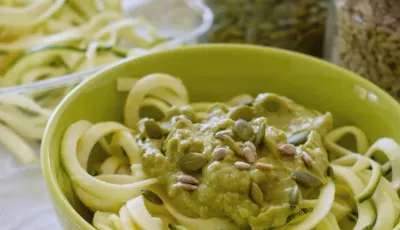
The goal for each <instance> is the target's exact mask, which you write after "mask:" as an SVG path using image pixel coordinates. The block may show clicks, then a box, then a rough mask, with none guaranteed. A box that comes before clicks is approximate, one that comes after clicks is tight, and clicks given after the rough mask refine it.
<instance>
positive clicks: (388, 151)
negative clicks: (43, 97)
mask: <svg viewBox="0 0 400 230" xmlns="http://www.w3.org/2000/svg"><path fill="white" fill-rule="evenodd" d="M116 85H117V89H116V90H118V91H119V92H121V93H125V94H126V95H127V100H126V102H125V106H124V108H123V109H124V124H121V123H118V122H114V121H112V122H111V121H104V122H100V123H97V124H92V123H91V122H89V121H85V120H81V121H77V122H75V123H74V124H72V125H71V126H70V127H68V129H67V131H66V132H65V135H64V137H63V140H62V148H61V160H62V165H63V167H64V168H65V171H66V173H67V174H68V176H69V178H70V180H71V181H72V184H73V188H74V191H75V193H76V195H77V196H78V197H79V199H80V200H81V201H82V203H83V204H84V205H85V206H87V207H88V208H89V209H90V210H91V211H92V212H93V213H94V216H93V220H92V223H93V226H94V227H95V228H97V229H107V230H114V229H117V230H119V229H127V230H128V229H133V230H136V229H144V230H147V229H149V230H153V229H154V230H157V229H160V230H163V229H188V230H202V229H209V230H237V229H242V228H243V227H250V228H251V229H255V230H259V229H283V230H285V229H299V230H308V229H315V230H325V229H332V230H339V229H344V230H347V229H356V230H366V229H379V230H381V229H382V230H386V229H387V230H390V229H396V228H397V229H398V228H399V227H398V226H399V216H400V198H399V195H398V187H399V170H400V168H399V162H400V161H399V157H400V146H399V145H398V144H397V143H396V142H395V141H394V140H392V139H390V138H381V139H379V140H377V141H375V142H374V143H373V144H372V145H369V140H368V138H367V135H366V134H365V133H364V132H363V131H362V130H361V129H359V128H357V127H354V126H346V127H339V128H337V129H333V130H330V129H331V128H330V125H329V122H330V120H329V119H331V116H330V114H329V113H328V114H329V115H328V116H325V115H321V114H320V113H319V112H316V111H313V112H310V113H307V112H304V111H305V110H304V108H303V107H296V105H295V103H294V102H293V101H291V100H290V99H287V98H284V99H282V98H283V97H280V96H278V95H274V94H269V97H268V98H267V99H268V100H266V101H267V102H268V103H266V102H265V101H263V100H262V99H259V100H254V99H253V97H252V96H250V95H247V94H242V95H239V96H236V97H234V98H232V99H231V100H228V101H226V102H221V103H212V102H194V103H190V102H189V97H188V92H187V90H186V88H185V86H184V85H183V83H182V82H181V81H180V80H179V79H177V78H175V77H173V76H170V75H168V74H163V73H154V74H150V75H147V76H145V77H143V78H141V79H130V78H119V79H117V84H116ZM258 98H260V97H258ZM271 98H275V99H271ZM271 100H275V102H279V103H280V104H278V106H277V105H276V104H269V103H271ZM15 101H17V100H15ZM257 103H259V104H257ZM260 106H265V108H266V110H263V109H261V107H260ZM143 107H152V108H155V109H157V110H159V111H161V112H162V114H163V118H161V119H155V118H153V117H151V115H143V114H142V113H141V110H142V108H143ZM253 107H254V108H255V109H254V110H251V109H250V108H253ZM26 108H27V107H26ZM29 108H31V107H29ZM33 108H35V109H36V110H35V111H37V112H43V111H42V110H40V109H38V108H36V107H33ZM33 108H31V109H33ZM280 109H283V110H284V111H291V113H293V111H301V113H300V112H298V113H297V115H296V116H298V117H293V118H292V119H294V120H295V121H296V125H298V122H299V119H301V118H304V121H305V122H310V123H312V124H316V123H317V122H315V121H318V122H319V124H321V127H317V126H315V125H314V126H307V127H310V128H309V129H310V130H306V131H305V130H304V128H302V127H300V128H299V129H298V130H293V128H291V127H288V128H283V129H284V130H279V129H277V128H275V127H273V125H271V124H270V123H269V120H273V119H276V117H274V116H275V115H274V113H277V112H282V111H280ZM296 109H297V110H296ZM271 111H272V112H271ZM226 116H228V117H226ZM249 116H251V118H253V117H257V116H258V118H254V119H253V120H252V119H251V118H249ZM302 116H304V117H302ZM237 117H239V118H240V119H239V120H236V122H235V121H234V120H235V119H237ZM271 117H272V118H273V119H270V118H271ZM321 117H322V118H321ZM241 119H242V120H241ZM243 119H244V120H247V121H248V123H249V124H251V125H252V130H253V131H246V132H247V133H249V132H254V133H253V134H252V135H254V136H253V139H251V138H250V141H247V142H245V143H241V141H240V140H241V139H240V138H247V137H246V136H243V133H242V132H238V130H237V129H238V128H236V125H237V124H238V123H241V125H242V126H245V123H244V122H246V121H244V120H243ZM285 119H286V118H285ZM321 119H327V120H323V121H322V120H321ZM238 121H240V122H238ZM207 122H209V124H208V123H207ZM287 122H289V123H290V122H291V121H287ZM243 123H244V124H243ZM202 124H206V125H204V126H201V125H202ZM214 126H215V127H214ZM232 126H233V128H232V131H230V130H229V127H232ZM263 126H264V127H263ZM283 127H284V126H283ZM322 127H323V128H326V127H328V128H326V130H325V129H323V128H322ZM196 130H198V132H197V131H196ZM209 130H211V131H212V132H211V133H214V134H210V131H209ZM242 131H243V130H242ZM191 132H193V133H192V134H190V133H191ZM246 132H245V133H246ZM348 134H351V135H353V136H354V137H355V143H354V144H355V146H356V152H354V150H353V151H352V150H350V149H348V148H347V147H345V146H342V145H341V144H340V143H339V141H340V140H341V139H343V138H346V136H347V135H348ZM188 135H192V136H190V138H192V139H190V138H189V139H187V137H188ZM210 135H211V137H210ZM259 135H261V139H260V138H259V137H258V136H259ZM196 138H205V139H204V140H209V139H206V138H212V139H211V141H208V142H207V141H204V142H202V143H199V142H196V141H195V139H196ZM257 141H260V142H261V143H257ZM249 142H252V143H249ZM253 142H254V143H253ZM289 143H290V144H289ZM224 144H226V147H222V146H224ZM235 145H239V147H238V148H239V150H238V149H237V148H236V147H235ZM263 145H265V148H264V147H260V146H263ZM284 145H289V146H286V147H287V148H283V146H284ZM290 146H294V147H290ZM221 148H224V149H225V150H227V152H225V153H224V154H226V155H223V156H222V159H221V156H220V155H218V154H222V153H218V151H219V152H220V151H223V150H220V149H221ZM246 148H248V150H246V151H247V152H246V151H245V149H246ZM253 148H254V149H256V150H257V155H256V156H255V157H256V159H257V158H260V159H258V160H259V161H258V162H257V163H255V162H254V160H252V159H251V158H249V156H248V151H249V150H251V149H253ZM290 148H294V151H295V152H294V153H291V152H289V151H290ZM199 149H200V150H199ZM217 149H218V151H216V150H217ZM271 149H273V150H274V151H273V152H271ZM325 149H327V150H329V154H330V155H334V156H335V159H334V160H330V161H329V160H328V153H327V152H326V151H325ZM240 150H242V151H243V152H241V155H239V156H235V154H237V153H235V151H239V152H240ZM185 151H189V152H190V151H195V152H198V153H196V154H192V155H190V154H191V153H184V154H182V153H181V152H185ZM223 152H224V151H223ZM265 152H266V153H267V156H268V157H270V158H268V157H263V154H265ZM200 153H201V154H200ZM272 153H273V154H272ZM199 154H200V155H204V156H206V157H205V158H203V157H202V156H200V155H199ZM282 154H286V155H285V156H282ZM289 154H295V156H294V160H293V161H294V162H293V163H288V162H290V161H288V159H289V158H290V157H291V156H290V155H289ZM299 154H300V155H299ZM188 155H190V157H188ZM378 155H380V159H386V161H384V160H383V161H377V160H376V159H375V157H377V156H378ZM382 156H384V157H382ZM235 157H236V158H235ZM281 157H282V158H281ZM288 157H289V158H288ZM237 158H239V159H241V160H242V161H241V162H240V164H238V162H236V163H235V160H234V159H237ZM280 158H281V160H279V161H274V160H271V161H270V162H268V159H280ZM186 160H187V162H188V163H187V162H186ZM202 160H205V162H204V164H206V166H203V167H204V168H203V169H202V170H201V171H196V172H193V171H190V170H192V168H191V167H195V168H196V169H197V168H198V165H197V163H198V162H199V161H202ZM246 161H247V163H246ZM281 161H284V162H286V163H283V164H282V165H281V163H279V162H281ZM168 162H169V163H168ZM171 162H177V165H174V164H171ZM206 162H207V163H206ZM186 163H187V164H186ZM218 164H219V166H216V165H218ZM291 164H293V165H291ZM281 166H282V167H283V169H282V170H283V171H285V170H294V171H292V174H291V177H289V179H284V178H285V177H283V179H281V180H280V181H279V182H278V183H277V184H271V186H267V187H263V184H262V183H261V182H260V180H261V179H260V178H262V176H261V175H270V176H271V177H272V175H273V174H271V173H273V172H274V170H279V167H281ZM186 167H188V168H187V169H186ZM214 167H216V170H217V171H209V170H213V168H214ZM224 167H230V168H224ZM235 167H236V168H237V169H235ZM253 167H255V168H253ZM291 167H293V168H291ZM276 168H277V169H276ZM383 168H389V170H390V171H391V173H390V174H384V173H383ZM246 169H247V170H252V171H250V172H251V173H254V174H253V176H254V177H249V176H248V175H247V174H246V173H247V171H246ZM256 169H257V170H260V171H257V170H256ZM261 169H262V170H261ZM176 170H178V174H173V173H171V171H173V172H176ZM180 170H182V171H183V172H181V171H180ZM185 170H189V171H185ZM218 170H221V171H218ZM235 170H239V171H235ZM283 171H280V172H281V173H283ZM300 171H301V172H300ZM156 172H159V174H157V173H156ZM304 172H306V173H304ZM307 172H310V173H307ZM235 173H239V174H235ZM257 173H261V174H257ZM235 175H240V177H238V178H235ZM256 175H258V177H257V176H256ZM289 175H290V174H289ZM387 175H390V176H387ZM179 178H180V179H179ZM205 178H207V179H205ZM215 178H219V179H218V180H216V183H217V184H213V181H214V180H215ZM246 178H251V181H252V182H251V184H247V182H246V184H244V185H243V186H242V187H239V188H238V189H239V191H240V192H241V193H240V194H238V195H237V196H242V197H241V198H240V203H239V204H236V205H237V206H235V205H233V206H232V207H234V208H233V209H240V213H241V214H244V213H246V212H247V214H248V216H247V217H246V219H245V222H244V223H243V222H240V220H241V219H239V218H236V217H237V216H230V215H229V212H226V210H225V209H224V210H223V211H221V212H217V211H216V210H213V211H210V210H212V209H215V206H212V205H213V203H219V204H220V205H227V206H226V207H228V208H227V209H229V207H230V206H229V204H230V202H232V200H234V199H235V196H232V197H229V193H233V191H236V190H233V187H228V186H232V185H233V186H235V183H238V182H236V181H241V180H246ZM286 180H289V181H290V183H294V185H295V186H294V187H292V185H293V184H291V185H289V189H287V188H286V189H285V190H284V192H280V193H279V195H278V196H277V197H284V196H285V195H284V194H283V193H285V192H287V191H290V195H289V198H288V199H286V198H285V199H284V201H283V203H282V204H281V205H272V204H268V205H267V206H264V207H263V209H258V206H257V205H264V204H267V203H268V202H269V201H266V200H263V199H264V198H265V194H264V193H263V192H265V193H266V194H267V195H269V194H273V193H274V188H275V187H277V186H278V187H279V186H288V185H287V183H289V182H288V181H286ZM171 181H172V182H171ZM176 181H178V183H175V182H176ZM182 181H183V182H182ZM270 183H273V182H272V181H270ZM254 184H255V185H254ZM314 184H315V185H314ZM213 186H214V187H213ZM224 186H225V187H228V188H229V189H230V190H229V191H224V190H221V189H222V188H225V187H224ZM257 186H258V187H257ZM207 187H213V189H217V188H218V189H220V190H216V191H215V194H214V195H213V198H214V199H213V200H212V203H207V204H209V205H210V206H204V203H202V202H205V201H203V200H201V201H199V200H197V201H196V200H194V199H195V197H196V196H199V197H201V199H207V198H205V197H207V194H205V193H206V192H207V191H209V190H207V189H208V188H207ZM243 187H250V188H249V189H247V190H246V189H245V188H243ZM296 188H297V189H298V190H296ZM265 189H267V190H265ZM202 193H204V194H202ZM247 193H248V195H247ZM243 194H244V197H243ZM202 196H204V197H202ZM221 196H222V197H221ZM224 196H227V198H224ZM247 196H249V197H251V199H250V202H252V204H246V206H240V205H242V204H243V203H245V202H247V200H246V199H247V198H246V197H247ZM271 199H272V198H271ZM179 202H181V203H179ZM196 202H199V203H196ZM182 203H184V204H185V205H183V206H182ZM201 205H203V206H202V208H201V210H202V211H200V213H196V212H195V211H194V210H196V207H198V206H201ZM252 205H255V206H252ZM243 207H244V208H243ZM250 207H256V208H255V210H257V212H255V214H254V213H253V214H250V211H249V210H251V209H250ZM206 210H209V212H210V213H211V214H210V215H208V216H206V217H205V216H202V215H203V214H204V212H206V213H207V211H206ZM229 210H230V209H229ZM231 211H232V212H234V211H233V210H231ZM202 212H203V213H202ZM214 212H215V213H218V214H214Z"/></svg>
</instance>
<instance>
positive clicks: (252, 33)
mask: <svg viewBox="0 0 400 230" xmlns="http://www.w3.org/2000/svg"><path fill="white" fill-rule="evenodd" d="M204 1H205V2H206V3H207V4H208V6H210V8H211V9H212V10H213V12H214V15H215V18H214V25H213V27H212V29H211V30H210V32H209V34H208V36H207V40H208V42H215V43H247V44H257V45H264V46H273V47H279V48H284V49H289V50H294V51H298V52H302V53H307V54H311V55H314V56H322V53H323V52H322V51H323V37H324V31H325V24H326V15H327V11H328V10H327V5H328V1H329V0H204Z"/></svg>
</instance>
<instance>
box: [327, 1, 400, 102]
mask: <svg viewBox="0 0 400 230" xmlns="http://www.w3.org/2000/svg"><path fill="white" fill-rule="evenodd" d="M328 25H329V26H328V29H327V40H326V47H325V58H326V59H328V60H330V61H332V62H334V63H336V64H338V65H340V66H342V67H345V68H347V69H349V70H351V71H353V72H356V73H358V74H359V75H361V76H363V77H365V78H367V79H368V80H370V81H372V82H373V83H375V84H377V85H378V86H380V87H381V88H383V89H385V90H386V91H387V92H388V93H390V94H391V95H392V96H393V97H395V98H396V99H397V100H400V2H399V1H397V0H386V1H375V0H332V2H331V7H330V17H329V23H328Z"/></svg>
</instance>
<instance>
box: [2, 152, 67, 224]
mask: <svg viewBox="0 0 400 230" xmlns="http://www.w3.org/2000/svg"><path fill="white" fill-rule="evenodd" d="M45 186H46V185H45V182H44V179H43V176H42V172H41V170H40V166H39V165H36V166H29V167H20V166H19V167H18V165H17V164H16V163H15V162H14V159H13V157H12V156H10V155H9V154H8V153H6V151H3V150H2V149H0V229H2V230H26V229H29V230H36V229H37V230H39V229H40V230H47V229H49V230H58V229H61V227H60V225H59V224H58V221H57V218H56V216H55V212H54V210H53V207H52V205H51V203H50V198H49V195H48V193H47V189H46V187H45Z"/></svg>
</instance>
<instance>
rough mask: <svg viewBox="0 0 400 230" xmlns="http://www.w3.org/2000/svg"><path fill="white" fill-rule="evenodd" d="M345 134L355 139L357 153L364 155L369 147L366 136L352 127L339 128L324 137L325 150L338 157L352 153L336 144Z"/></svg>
mask: <svg viewBox="0 0 400 230" xmlns="http://www.w3.org/2000/svg"><path fill="white" fill-rule="evenodd" d="M347 134H351V135H353V136H354V137H355V139H356V150H357V153H360V154H364V153H365V152H366V151H367V149H368V145H369V144H368V139H367V136H366V135H365V133H364V132H363V131H361V130H360V129H359V128H357V127H354V126H345V127H340V128H337V129H335V130H333V131H331V132H330V133H328V134H327V135H326V137H325V145H326V149H327V150H329V151H331V152H332V153H334V154H336V155H338V156H343V155H346V154H350V153H352V152H351V151H349V150H348V149H345V148H344V147H342V146H340V145H338V144H337V143H336V142H337V141H339V140H340V139H341V138H343V137H344V136H345V135H347Z"/></svg>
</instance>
